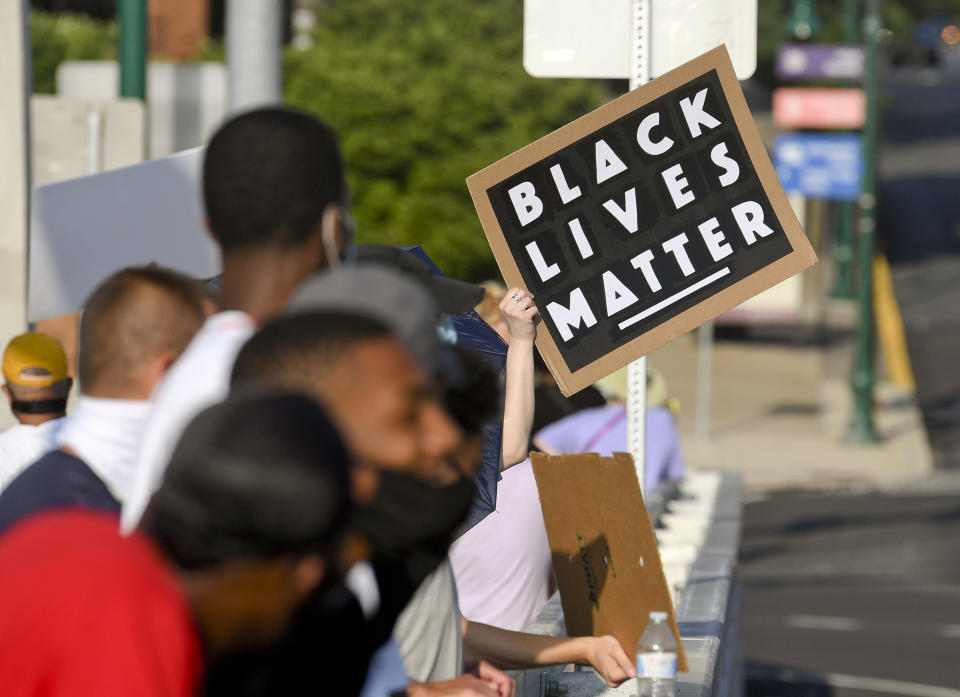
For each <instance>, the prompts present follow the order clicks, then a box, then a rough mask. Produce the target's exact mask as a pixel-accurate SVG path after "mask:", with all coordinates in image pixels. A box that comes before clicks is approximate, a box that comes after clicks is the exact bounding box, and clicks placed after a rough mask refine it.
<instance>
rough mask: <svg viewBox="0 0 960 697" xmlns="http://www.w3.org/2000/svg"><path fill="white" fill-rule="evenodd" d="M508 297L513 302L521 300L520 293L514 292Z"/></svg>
mask: <svg viewBox="0 0 960 697" xmlns="http://www.w3.org/2000/svg"><path fill="white" fill-rule="evenodd" d="M510 299H511V300H513V302H515V303H521V302H523V296H522V295H520V293H514V294H513V295H511V296H510Z"/></svg>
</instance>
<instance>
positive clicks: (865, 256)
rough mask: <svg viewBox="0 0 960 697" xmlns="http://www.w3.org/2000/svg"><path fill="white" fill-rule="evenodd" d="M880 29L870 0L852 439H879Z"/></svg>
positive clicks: (876, 7)
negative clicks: (875, 344)
mask: <svg viewBox="0 0 960 697" xmlns="http://www.w3.org/2000/svg"><path fill="white" fill-rule="evenodd" d="M879 32H880V0H867V9H866V13H865V15H864V18H863V39H864V43H865V44H866V49H867V60H866V65H865V74H864V87H865V88H866V93H867V119H866V123H865V124H864V127H863V169H864V171H863V190H862V191H863V193H861V195H860V219H859V221H858V223H857V233H858V240H857V242H858V249H857V258H858V268H857V276H858V278H857V289H858V292H859V295H858V297H859V305H860V306H859V315H860V324H859V328H858V330H857V354H856V363H855V365H854V369H853V375H852V376H851V380H850V382H851V385H852V387H853V396H854V411H853V416H852V418H851V420H850V426H849V428H848V430H847V440H848V441H849V442H851V443H873V442H875V441H876V440H877V434H876V430H875V428H874V423H873V383H874V379H873V244H874V230H875V228H876V200H877V198H876V171H875V169H876V168H875V165H876V152H877V82H878V80H877V53H878V50H877V41H878V34H879Z"/></svg>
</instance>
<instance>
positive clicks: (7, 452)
mask: <svg viewBox="0 0 960 697" xmlns="http://www.w3.org/2000/svg"><path fill="white" fill-rule="evenodd" d="M62 425H63V417H60V418H59V419H51V420H50V421H45V422H44V423H42V424H40V425H39V426H28V425H27V424H17V425H16V426H13V427H11V428H8V429H7V430H6V431H4V432H3V433H0V491H2V490H3V489H4V488H5V487H6V486H7V484H9V483H10V482H11V481H13V480H14V479H15V478H16V477H17V475H19V474H20V473H21V472H23V470H25V469H26V468H27V466H28V465H32V464H33V463H34V462H36V461H37V460H39V459H40V456H41V455H44V454H46V452H47V451H48V450H53V449H54V448H55V447H56V444H55V439H56V437H57V432H58V431H59V430H60V427H61V426H62Z"/></svg>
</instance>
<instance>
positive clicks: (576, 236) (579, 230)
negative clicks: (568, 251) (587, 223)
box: [567, 218, 593, 261]
mask: <svg viewBox="0 0 960 697" xmlns="http://www.w3.org/2000/svg"><path fill="white" fill-rule="evenodd" d="M567 225H568V226H569V227H570V234H571V235H573V241H574V242H576V243H577V251H578V252H580V258H581V259H583V260H584V261H586V260H587V259H589V258H590V257H592V256H593V247H591V246H590V240H588V239H587V236H586V235H585V234H584V232H583V226H582V225H580V219H579V218H574V219H573V220H571V221H570V222H569V223H567Z"/></svg>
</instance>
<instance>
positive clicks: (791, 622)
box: [786, 615, 863, 632]
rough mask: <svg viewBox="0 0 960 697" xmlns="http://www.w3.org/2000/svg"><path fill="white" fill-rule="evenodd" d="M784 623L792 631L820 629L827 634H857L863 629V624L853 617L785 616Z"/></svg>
mask: <svg viewBox="0 0 960 697" xmlns="http://www.w3.org/2000/svg"><path fill="white" fill-rule="evenodd" d="M786 623H787V626H788V627H790V628H792V629H822V630H825V631H828V632H859V631H860V630H861V629H863V622H861V621H860V620H858V619H856V618H854V617H830V616H827V615H787V618H786Z"/></svg>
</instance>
